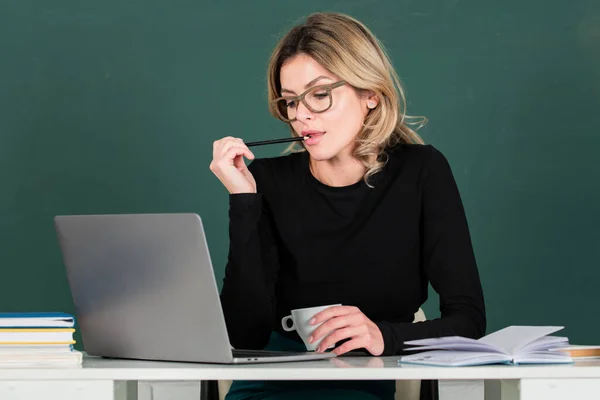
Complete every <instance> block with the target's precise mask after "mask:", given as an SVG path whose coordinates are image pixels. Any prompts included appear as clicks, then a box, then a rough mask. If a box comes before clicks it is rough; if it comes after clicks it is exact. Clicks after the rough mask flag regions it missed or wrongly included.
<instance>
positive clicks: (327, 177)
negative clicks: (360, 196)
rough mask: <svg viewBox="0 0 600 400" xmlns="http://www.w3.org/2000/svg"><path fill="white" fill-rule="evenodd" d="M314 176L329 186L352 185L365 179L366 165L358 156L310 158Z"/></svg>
mask: <svg viewBox="0 0 600 400" xmlns="http://www.w3.org/2000/svg"><path fill="white" fill-rule="evenodd" d="M309 162H310V171H311V173H312V174H313V176H314V177H315V178H316V179H317V180H319V181H320V182H321V183H323V184H325V185H327V186H335V187H341V186H350V185H353V184H355V183H357V182H358V181H360V180H361V179H363V177H364V175H365V172H366V171H367V169H366V167H365V166H364V165H363V164H362V163H361V162H360V161H359V160H357V159H356V158H350V159H347V160H345V161H343V160H336V159H333V160H326V161H316V160H314V159H312V158H311V159H310V161H309Z"/></svg>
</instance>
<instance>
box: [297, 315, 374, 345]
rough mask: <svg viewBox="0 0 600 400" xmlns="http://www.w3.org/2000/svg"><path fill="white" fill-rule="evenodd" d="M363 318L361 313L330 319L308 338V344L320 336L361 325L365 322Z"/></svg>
mask: <svg viewBox="0 0 600 400" xmlns="http://www.w3.org/2000/svg"><path fill="white" fill-rule="evenodd" d="M363 316H364V314H362V313H355V314H348V315H342V316H339V317H333V318H330V319H328V320H327V321H325V322H324V323H323V325H321V326H319V327H318V328H317V329H315V330H314V331H313V333H312V335H311V336H309V338H308V342H309V343H312V342H313V341H315V340H318V339H320V338H321V337H322V336H325V335H326V334H328V333H329V332H331V331H333V330H335V329H340V328H344V327H346V326H351V325H361V324H363V323H364V322H365V319H364V318H363Z"/></svg>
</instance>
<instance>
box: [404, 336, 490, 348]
mask: <svg viewBox="0 0 600 400" xmlns="http://www.w3.org/2000/svg"><path fill="white" fill-rule="evenodd" d="M404 343H405V344H409V345H415V346H429V345H441V344H448V343H478V341H477V340H475V339H471V338H466V337H462V336H444V337H438V338H428V339H417V340H409V341H406V342H404Z"/></svg>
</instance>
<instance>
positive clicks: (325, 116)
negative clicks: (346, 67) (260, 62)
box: [280, 54, 376, 161]
mask: <svg viewBox="0 0 600 400" xmlns="http://www.w3.org/2000/svg"><path fill="white" fill-rule="evenodd" d="M280 80H281V96H298V95H300V94H301V93H303V92H305V91H306V90H307V89H309V88H311V87H315V86H320V85H326V84H332V83H335V82H338V81H340V80H341V79H340V78H339V77H338V76H335V75H333V74H332V73H330V72H329V71H327V70H326V69H325V68H323V67H322V66H321V65H320V64H319V63H317V62H316V61H315V60H314V59H313V58H311V57H310V56H308V55H306V54H299V55H297V56H294V57H293V58H291V59H289V60H288V61H286V62H285V63H284V64H283V66H282V67H281V71H280ZM326 93H327V92H326V90H316V91H315V92H313V96H312V97H311V98H312V99H313V101H315V102H319V101H322V102H325V103H326V104H328V99H327V98H326ZM331 96H332V105H331V107H330V108H329V109H328V110H327V111H325V112H322V113H317V112H313V111H311V110H309V109H308V108H307V107H306V106H305V105H304V104H303V103H302V102H296V103H295V114H294V115H295V117H296V120H295V121H293V122H291V125H292V127H293V129H294V130H295V131H296V133H297V134H298V135H302V136H306V135H310V136H311V138H310V139H306V140H305V141H304V145H305V147H306V149H307V151H308V152H309V153H310V155H311V157H312V158H313V159H315V160H317V161H325V160H331V159H334V158H339V157H340V156H341V157H343V158H345V157H346V156H351V154H352V150H353V149H354V145H355V138H356V135H357V134H358V133H359V132H360V130H361V128H362V126H363V123H364V120H365V117H366V115H367V113H368V112H369V107H368V106H371V108H373V104H375V105H376V102H375V100H374V98H371V99H369V98H368V97H367V96H365V95H363V96H361V95H359V94H358V92H357V91H356V90H355V89H354V88H353V87H351V86H350V85H348V84H346V85H342V86H339V87H337V88H334V89H332V90H331Z"/></svg>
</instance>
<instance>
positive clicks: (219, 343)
mask: <svg viewBox="0 0 600 400" xmlns="http://www.w3.org/2000/svg"><path fill="white" fill-rule="evenodd" d="M54 221H55V228H56V231H57V234H58V240H59V244H60V248H61V251H62V254H63V259H64V264H65V267H66V270H67V277H68V281H69V286H70V288H71V294H72V297H73V303H74V306H75V313H76V315H77V321H78V326H79V329H80V331H81V335H82V338H83V344H84V347H85V350H86V352H87V353H88V354H90V355H98V356H104V357H115V358H132V359H145V360H165V361H196V362H218V363H227V362H230V361H231V360H232V354H231V348H230V345H229V338H228V335H227V329H226V326H225V320H224V317H223V312H222V308H221V303H220V299H219V293H218V288H217V284H216V281H215V277H214V272H213V267H212V263H211V260H210V254H209V250H208V246H207V243H206V238H205V235H204V230H203V226H202V221H201V219H200V217H199V216H198V215H196V214H120V215H70V216H57V217H55V219H54Z"/></svg>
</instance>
